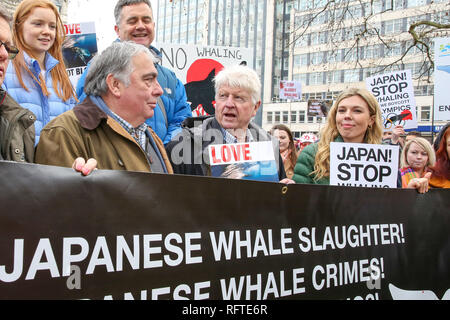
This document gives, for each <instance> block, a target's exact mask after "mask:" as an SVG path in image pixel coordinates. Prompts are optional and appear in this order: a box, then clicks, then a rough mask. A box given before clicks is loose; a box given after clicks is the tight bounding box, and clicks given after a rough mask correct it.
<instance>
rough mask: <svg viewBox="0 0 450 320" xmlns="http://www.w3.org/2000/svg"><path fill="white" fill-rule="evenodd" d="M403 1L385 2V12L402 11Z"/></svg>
mask: <svg viewBox="0 0 450 320" xmlns="http://www.w3.org/2000/svg"><path fill="white" fill-rule="evenodd" d="M403 1H405V0H389V1H386V10H398V9H403Z"/></svg>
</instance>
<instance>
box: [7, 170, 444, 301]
mask: <svg viewBox="0 0 450 320" xmlns="http://www.w3.org/2000/svg"><path fill="white" fill-rule="evenodd" d="M0 170H1V172H2V175H1V176H0V188H1V191H0V203H1V214H0V297H1V298H2V299H86V298H88V299H199V300H200V299H355V298H356V299H361V298H363V299H392V298H396V299H398V298H402V297H411V296H412V297H419V298H429V297H432V298H437V299H442V298H445V297H447V298H448V294H449V291H448V289H449V288H450V274H449V273H450V265H449V263H450V240H449V233H448V230H450V221H449V220H450V215H449V214H448V208H449V205H450V197H449V191H448V190H430V191H429V192H428V193H426V194H423V195H421V194H418V193H416V191H414V190H396V189H389V190H388V189H372V188H351V187H334V186H316V185H289V186H285V185H282V184H279V183H268V182H254V181H242V180H226V179H219V178H207V177H193V176H177V175H160V174H145V173H135V172H119V171H103V170H97V171H96V172H94V173H93V174H92V175H90V176H88V177H82V176H80V175H79V174H77V173H74V171H73V170H72V169H68V168H59V167H51V166H40V165H32V164H17V163H9V162H0ZM408 295H410V296H408Z"/></svg>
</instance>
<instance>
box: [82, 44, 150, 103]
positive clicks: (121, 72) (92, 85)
mask: <svg viewBox="0 0 450 320" xmlns="http://www.w3.org/2000/svg"><path fill="white" fill-rule="evenodd" d="M140 53H145V54H147V55H148V56H149V58H150V59H151V60H152V61H153V63H155V60H156V58H155V57H154V55H153V54H152V53H151V52H150V50H148V49H147V48H146V47H144V46H143V45H140V44H136V43H134V42H130V41H124V42H119V41H117V42H114V43H113V44H112V45H110V46H109V47H108V48H106V49H105V50H104V51H103V52H102V53H101V54H100V55H98V56H96V57H95V58H94V59H92V63H91V64H90V67H89V71H88V73H87V75H86V81H85V87H84V91H85V93H86V95H93V96H100V95H102V94H106V93H107V92H108V86H107V84H106V78H107V77H108V75H109V74H112V75H113V76H114V77H115V78H117V79H119V80H120V81H121V82H122V83H124V84H125V86H127V87H128V85H129V84H130V75H131V73H132V72H133V70H134V67H133V63H132V59H133V57H134V56H136V55H138V54H140Z"/></svg>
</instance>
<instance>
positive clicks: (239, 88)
mask: <svg viewBox="0 0 450 320" xmlns="http://www.w3.org/2000/svg"><path fill="white" fill-rule="evenodd" d="M214 86H215V92H216V95H215V99H216V112H215V115H214V116H208V117H198V118H188V119H186V120H185V121H184V122H183V125H182V127H183V130H182V132H181V133H180V134H178V135H177V136H176V137H175V138H174V139H173V140H172V141H171V142H169V144H168V145H167V146H166V150H167V152H168V154H169V156H170V160H171V163H172V166H173V168H174V172H175V173H178V174H189V175H200V176H211V166H210V161H209V155H208V146H209V145H214V144H219V145H221V144H234V143H244V142H258V141H272V144H273V152H274V156H275V161H277V164H276V165H277V168H275V170H276V171H277V173H278V180H281V182H283V183H291V182H292V180H289V179H285V178H286V173H285V171H284V166H283V161H282V160H281V155H280V151H279V147H278V141H277V140H276V139H275V138H272V137H271V136H270V135H269V134H268V133H267V132H266V131H264V130H263V129H262V128H260V127H259V126H258V125H256V124H254V123H252V122H251V119H252V118H253V117H254V116H255V115H256V112H257V110H258V108H259V107H260V105H261V100H260V96H261V82H260V80H259V77H258V75H257V74H256V72H255V71H254V70H252V69H251V68H249V67H247V66H242V65H236V66H229V67H225V68H224V69H223V70H222V71H220V72H219V73H218V74H217V76H216V77H215V79H214ZM234 176H239V177H242V175H234Z"/></svg>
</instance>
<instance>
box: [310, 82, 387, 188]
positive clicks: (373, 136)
mask: <svg viewBox="0 0 450 320" xmlns="http://www.w3.org/2000/svg"><path fill="white" fill-rule="evenodd" d="M353 96H359V97H361V98H362V99H363V100H364V101H366V103H367V105H368V106H369V113H370V116H371V117H372V118H373V120H374V121H373V124H372V126H369V127H368V129H367V130H366V134H365V136H364V143H371V144H380V143H381V138H382V136H383V125H382V120H381V109H380V106H379V105H378V101H377V99H376V98H375V97H374V96H373V95H372V94H371V93H370V92H369V91H367V90H366V89H361V88H349V89H347V90H345V91H343V92H342V93H341V94H340V95H339V96H338V98H337V100H336V102H335V103H334V104H333V106H332V107H331V109H330V111H329V112H328V117H327V123H326V125H325V127H324V128H323V129H322V131H321V133H320V140H319V142H318V145H317V153H316V158H315V163H314V171H313V172H311V173H310V174H311V175H314V180H320V179H321V178H324V177H329V176H330V143H331V142H333V141H334V140H335V139H336V138H337V137H338V136H339V131H338V128H337V125H336V114H337V109H338V106H339V103H341V101H342V100H344V99H346V98H350V97H353Z"/></svg>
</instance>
